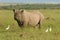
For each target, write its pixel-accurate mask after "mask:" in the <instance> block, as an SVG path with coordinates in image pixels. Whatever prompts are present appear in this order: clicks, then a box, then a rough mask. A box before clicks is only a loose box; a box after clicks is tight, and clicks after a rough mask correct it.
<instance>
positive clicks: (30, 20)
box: [13, 9, 44, 28]
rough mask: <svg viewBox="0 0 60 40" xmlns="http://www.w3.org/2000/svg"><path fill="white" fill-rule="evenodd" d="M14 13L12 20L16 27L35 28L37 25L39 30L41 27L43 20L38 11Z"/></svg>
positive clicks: (16, 11)
mask: <svg viewBox="0 0 60 40" xmlns="http://www.w3.org/2000/svg"><path fill="white" fill-rule="evenodd" d="M13 12H14V19H15V20H16V21H17V23H18V25H19V26H20V27H21V26H27V25H31V26H34V27H35V26H36V25H37V24H39V28H40V27H41V25H42V22H43V20H44V16H43V14H42V13H40V12H39V11H32V12H28V11H26V10H15V9H13Z"/></svg>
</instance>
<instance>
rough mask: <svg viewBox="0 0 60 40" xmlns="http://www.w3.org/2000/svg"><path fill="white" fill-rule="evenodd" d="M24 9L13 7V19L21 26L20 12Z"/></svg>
mask: <svg viewBox="0 0 60 40" xmlns="http://www.w3.org/2000/svg"><path fill="white" fill-rule="evenodd" d="M23 12H24V10H15V9H13V13H14V20H16V21H17V23H18V25H19V26H20V27H21V26H23V21H22V14H23Z"/></svg>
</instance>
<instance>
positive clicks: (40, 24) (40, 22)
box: [38, 20, 42, 28]
mask: <svg viewBox="0 0 60 40" xmlns="http://www.w3.org/2000/svg"><path fill="white" fill-rule="evenodd" d="M38 24H39V28H41V26H42V21H41V20H40V21H39V23H38Z"/></svg>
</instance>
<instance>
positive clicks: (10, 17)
mask: <svg viewBox="0 0 60 40" xmlns="http://www.w3.org/2000/svg"><path fill="white" fill-rule="evenodd" d="M39 11H40V12H42V13H43V14H44V16H45V18H47V17H50V19H49V20H46V19H45V20H44V22H43V26H42V28H41V29H38V28H33V27H26V28H24V29H21V28H20V27H19V26H18V24H17V22H16V21H15V20H14V13H13V12H12V11H11V10H0V40H60V9H46V10H44V9H41V10H39ZM53 19H54V20H53ZM8 25H10V29H9V30H8V31H6V30H5V28H6V27H7V26H8ZM48 26H51V27H52V32H47V33H46V32H45V30H46V29H47V28H49V27H48ZM22 35H23V36H22Z"/></svg>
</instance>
